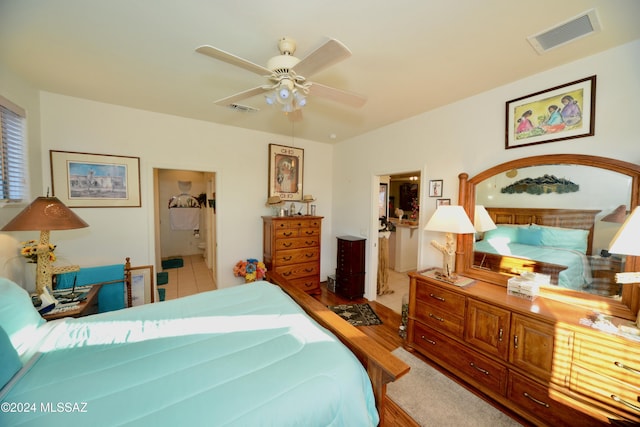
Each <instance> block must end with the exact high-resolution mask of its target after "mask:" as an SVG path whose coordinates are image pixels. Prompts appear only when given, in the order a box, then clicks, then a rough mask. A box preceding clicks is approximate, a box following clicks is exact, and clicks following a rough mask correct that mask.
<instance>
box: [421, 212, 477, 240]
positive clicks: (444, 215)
mask: <svg viewBox="0 0 640 427" xmlns="http://www.w3.org/2000/svg"><path fill="white" fill-rule="evenodd" d="M424 229H425V230H428V231H442V232H444V233H456V234H471V233H475V232H476V229H475V228H474V227H473V224H472V223H471V220H470V219H469V217H468V216H467V213H466V212H465V211H464V209H463V208H462V206H457V205H443V206H438V209H436V212H435V213H434V214H433V216H432V217H431V219H429V222H427V225H426V226H425V227H424Z"/></svg>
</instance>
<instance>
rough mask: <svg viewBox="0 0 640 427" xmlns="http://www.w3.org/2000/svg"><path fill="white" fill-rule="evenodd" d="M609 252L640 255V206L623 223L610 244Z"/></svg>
mask: <svg viewBox="0 0 640 427" xmlns="http://www.w3.org/2000/svg"><path fill="white" fill-rule="evenodd" d="M609 252H611V253H612V254H619V255H634V256H640V206H638V207H636V208H635V209H634V210H633V212H632V213H631V215H630V216H629V218H627V219H626V221H625V222H624V223H623V224H622V226H621V227H620V229H619V230H618V232H617V233H616V235H615V236H613V240H611V243H610V244H609Z"/></svg>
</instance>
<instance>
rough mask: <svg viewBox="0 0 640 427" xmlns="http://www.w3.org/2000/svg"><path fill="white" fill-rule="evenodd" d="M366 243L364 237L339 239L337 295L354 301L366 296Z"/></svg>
mask: <svg viewBox="0 0 640 427" xmlns="http://www.w3.org/2000/svg"><path fill="white" fill-rule="evenodd" d="M365 243H366V239H364V238H362V237H355V236H340V237H338V260H337V261H338V263H337V267H336V293H337V294H339V295H340V296H343V297H345V298H349V299H353V298H362V296H363V295H364V257H365Z"/></svg>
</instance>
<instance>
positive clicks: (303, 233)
mask: <svg viewBox="0 0 640 427" xmlns="http://www.w3.org/2000/svg"><path fill="white" fill-rule="evenodd" d="M322 218H323V217H321V216H299V215H298V216H291V217H275V216H263V217H262V224H263V242H262V245H263V254H262V256H263V260H264V263H265V265H266V267H267V270H272V271H275V272H276V273H278V274H281V275H282V276H284V277H285V278H287V279H289V280H290V281H291V283H292V284H293V285H295V286H298V287H299V288H300V289H302V290H304V291H305V292H308V293H310V294H319V293H320V241H321V233H322Z"/></svg>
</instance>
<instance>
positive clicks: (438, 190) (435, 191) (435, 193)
mask: <svg viewBox="0 0 640 427" xmlns="http://www.w3.org/2000/svg"><path fill="white" fill-rule="evenodd" d="M429 197H442V180H441V179H432V180H431V181H429Z"/></svg>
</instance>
